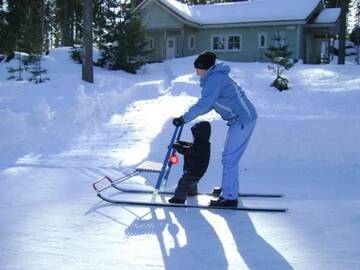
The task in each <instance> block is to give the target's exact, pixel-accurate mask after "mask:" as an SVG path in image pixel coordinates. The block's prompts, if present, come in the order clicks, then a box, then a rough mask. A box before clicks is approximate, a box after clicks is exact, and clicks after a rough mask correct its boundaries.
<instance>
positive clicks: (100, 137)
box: [0, 51, 360, 270]
mask: <svg viewBox="0 0 360 270" xmlns="http://www.w3.org/2000/svg"><path fill="white" fill-rule="evenodd" d="M60 56H61V57H60ZM64 58H65V57H64V55H63V52H61V51H55V52H54V53H53V55H51V58H49V59H48V62H47V65H48V66H49V70H50V71H52V72H53V73H54V72H57V73H56V74H57V77H56V78H52V80H51V81H50V82H49V83H47V84H45V85H41V86H34V85H31V84H25V85H21V87H20V86H19V84H18V83H14V82H2V83H1V84H0V98H1V99H0V106H1V107H0V113H1V116H2V119H3V121H2V124H0V127H1V131H2V135H0V136H2V137H1V139H2V141H1V149H0V150H2V153H3V155H2V159H1V172H0V176H1V181H0V184H1V190H2V191H3V192H2V196H1V198H0V206H1V207H0V239H1V246H0V268H1V269H2V270H9V269H12V270H13V269H16V270H17V269H19V270H20V269H21V270H22V269H27V270H32V269H34V270H38V269H69V270H70V269H77V270H78V269H86V270H88V269H109V270H112V269H125V270H126V269H169V270H173V269H174V270H176V269H195V270H197V269H199V270H202V269H216V270H218V269H236V270H238V269H252V270H253V269H255V270H258V269H259V270H262V269H266V270H267V269H276V270H278V269H279V270H282V269H360V259H359V258H360V244H359V243H360V236H359V235H358V233H357V231H358V228H359V227H360V220H359V218H358V217H359V214H360V200H359V190H360V183H359V181H358V179H359V176H360V158H359V155H358V153H359V151H360V145H359V142H358V138H359V135H360V118H359V115H360V114H359V113H360V108H359V105H358V100H359V97H360V88H359V85H360V84H359V75H358V74H360V72H359V68H358V67H357V66H344V67H342V68H341V69H340V70H338V67H337V66H331V65H329V66H306V65H298V66H297V67H296V68H295V69H294V70H292V71H291V72H290V79H291V81H292V83H293V86H292V89H291V90H290V91H289V92H287V93H281V94H280V93H277V92H274V90H273V89H271V88H269V87H268V81H269V80H271V77H272V75H271V73H269V71H267V68H266V65H265V64H231V66H232V69H233V73H232V75H233V77H234V78H235V79H236V80H237V81H238V82H239V83H240V84H241V85H243V86H244V87H245V89H246V90H247V93H248V95H249V96H250V98H251V99H252V100H253V101H254V103H255V104H256V106H257V108H258V112H259V115H260V117H259V121H258V125H257V128H256V130H255V133H254V136H253V138H252V141H251V144H250V145H249V148H248V150H247V152H246V155H245V156H244V159H243V161H242V163H241V172H240V173H241V183H240V186H241V191H243V192H281V193H285V194H286V197H285V198H283V199H243V200H242V203H243V204H244V205H249V206H274V207H288V208H289V209H290V210H289V213H286V214H264V213H246V212H228V211H221V210H217V211H207V210H194V209H189V210H186V209H153V208H146V207H142V208H141V207H127V206H115V205H110V204H106V203H104V202H101V201H100V200H99V199H98V198H97V197H96V196H95V194H94V192H93V191H92V189H91V183H92V182H93V181H95V180H96V179H97V178H99V177H101V176H103V175H105V174H106V175H109V176H111V177H118V176H121V175H122V174H124V173H127V172H128V171H131V170H132V169H133V168H134V166H136V165H137V164H138V163H140V162H141V161H142V160H156V161H162V158H163V155H164V152H165V150H166V147H167V144H168V141H169V139H170V136H171V134H172V132H173V127H172V125H171V121H170V120H171V118H172V117H174V116H178V115H180V114H181V113H182V112H183V111H184V110H185V109H186V108H187V107H188V106H189V105H191V104H192V103H193V102H194V101H195V100H196V96H198V95H199V87H198V85H197V78H196V76H195V75H194V74H193V73H192V70H191V67H192V64H191V63H192V61H193V59H192V58H185V59H179V60H173V61H169V62H166V63H164V64H153V65H148V66H146V67H145V68H144V69H143V70H142V71H141V73H140V74H139V75H128V74H125V73H121V72H120V73H119V72H107V71H103V70H99V69H96V76H95V81H96V83H95V85H93V86H89V85H87V84H84V83H82V82H81V81H80V80H79V78H77V77H75V76H74V77H71V78H73V79H72V80H70V79H67V78H69V76H71V74H73V73H74V74H75V71H76V72H79V66H77V65H75V64H72V63H71V62H70V61H69V60H66V61H65V60H63V59H64ZM51 61H55V62H56V63H58V65H56V68H55V65H54V66H52V62H51ZM61 61H63V64H61ZM3 68H4V67H2V66H1V70H0V71H1V72H2V71H3ZM52 68H53V69H52ZM53 73H51V72H50V74H53ZM2 76H3V75H2ZM9 89H11V91H10V90H9ZM60 90H61V91H60ZM30 94H31V95H30ZM205 119H208V120H210V121H212V128H213V133H212V138H211V141H212V159H211V165H210V167H209V170H208V172H207V174H206V175H205V177H204V179H203V180H202V181H201V184H200V189H201V190H203V191H209V190H210V189H211V188H212V187H213V186H216V185H219V181H220V177H221V160H220V153H221V148H222V143H223V139H224V135H225V132H226V126H225V125H224V123H223V122H222V121H221V120H220V119H219V118H218V117H217V116H216V115H215V114H209V115H207V116H205ZM189 127H190V125H187V126H186V127H185V131H184V136H183V138H184V139H187V140H190V139H191V136H190V132H189ZM41 128H42V129H41ZM32 131H36V132H37V133H36V134H35V135H36V136H35V135H32V134H31V132H32ZM10 133H11V134H14V135H16V136H14V135H13V136H10V135H9V134H10ZM26 134H28V136H25V135H26ZM5 138H6V141H5ZM180 173H181V164H180V165H179V166H177V167H175V168H174V170H173V171H172V173H171V177H170V180H169V184H168V186H169V187H174V186H175V185H176V182H177V179H178V177H179V176H180ZM134 182H135V183H136V184H141V185H149V186H150V185H153V184H154V178H153V177H152V176H146V177H145V178H144V177H137V178H136V179H134ZM139 196H140V195H139ZM199 200H206V199H205V198H199Z"/></svg>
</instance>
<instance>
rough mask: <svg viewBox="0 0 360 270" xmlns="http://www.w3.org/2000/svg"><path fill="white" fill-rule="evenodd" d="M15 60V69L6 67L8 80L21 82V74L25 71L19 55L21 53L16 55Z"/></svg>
mask: <svg viewBox="0 0 360 270" xmlns="http://www.w3.org/2000/svg"><path fill="white" fill-rule="evenodd" d="M15 60H17V61H18V66H17V67H16V68H13V67H8V68H7V70H8V73H9V77H8V78H7V79H8V80H16V81H23V80H24V79H23V73H24V71H26V70H27V67H26V65H25V59H24V57H23V56H22V55H21V53H17V54H16V56H15Z"/></svg>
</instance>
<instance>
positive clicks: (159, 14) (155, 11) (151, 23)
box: [141, 2, 183, 30]
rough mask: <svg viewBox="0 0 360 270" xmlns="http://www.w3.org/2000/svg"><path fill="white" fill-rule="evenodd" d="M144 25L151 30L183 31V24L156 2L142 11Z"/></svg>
mask: <svg viewBox="0 0 360 270" xmlns="http://www.w3.org/2000/svg"><path fill="white" fill-rule="evenodd" d="M141 17H142V21H143V23H144V25H145V26H146V28H147V29H149V30H155V29H181V28H182V27H183V24H182V23H181V21H179V20H178V19H177V18H176V17H175V16H174V15H172V14H171V13H169V12H167V11H166V10H164V9H163V8H162V7H161V6H159V4H157V3H156V2H150V3H149V4H148V5H147V6H146V7H145V8H144V9H142V10H141Z"/></svg>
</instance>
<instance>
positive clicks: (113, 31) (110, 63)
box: [98, 0, 147, 73]
mask: <svg viewBox="0 0 360 270" xmlns="http://www.w3.org/2000/svg"><path fill="white" fill-rule="evenodd" d="M104 8H105V14H106V20H105V21H104V23H105V26H104V32H103V34H102V37H101V39H102V43H101V44H100V51H101V57H100V59H99V61H98V64H99V65H100V66H102V67H107V68H109V69H112V70H118V69H122V70H125V71H127V72H131V73H135V72H136V70H137V69H138V68H139V67H140V66H141V65H143V64H144V56H145V55H146V53H147V51H146V49H145V47H146V44H147V42H146V38H147V35H146V32H145V28H144V26H143V24H142V21H141V19H140V17H139V15H138V14H136V13H134V5H133V3H131V2H125V3H124V2H122V1H118V0H111V1H110V0H108V1H106V5H105V6H104Z"/></svg>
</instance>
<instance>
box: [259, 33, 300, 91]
mask: <svg viewBox="0 0 360 270" xmlns="http://www.w3.org/2000/svg"><path fill="white" fill-rule="evenodd" d="M272 40H273V41H274V45H271V46H269V48H268V51H267V52H266V53H265V56H266V57H268V58H269V59H270V62H271V64H270V65H269V69H271V70H273V71H274V72H275V74H276V79H275V80H274V81H273V83H272V84H271V86H272V87H275V88H277V89H278V90H279V91H283V90H287V89H289V86H288V83H289V80H288V79H287V78H286V77H284V76H282V74H283V72H284V71H285V70H289V69H290V68H291V67H292V66H293V65H294V62H293V60H292V59H291V55H292V52H291V51H289V45H287V44H285V40H286V39H285V37H284V36H282V35H281V34H280V33H279V32H276V33H275V34H274V36H273V38H272Z"/></svg>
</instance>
